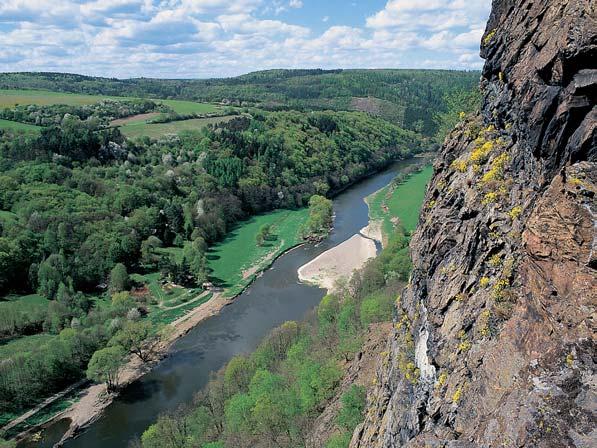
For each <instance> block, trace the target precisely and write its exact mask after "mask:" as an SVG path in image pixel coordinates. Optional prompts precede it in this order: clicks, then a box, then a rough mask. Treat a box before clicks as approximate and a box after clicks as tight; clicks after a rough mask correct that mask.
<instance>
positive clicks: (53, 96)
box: [0, 89, 219, 115]
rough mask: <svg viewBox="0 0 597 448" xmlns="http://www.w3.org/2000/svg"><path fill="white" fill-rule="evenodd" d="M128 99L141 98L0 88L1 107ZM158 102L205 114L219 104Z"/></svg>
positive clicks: (174, 108)
mask: <svg viewBox="0 0 597 448" xmlns="http://www.w3.org/2000/svg"><path fill="white" fill-rule="evenodd" d="M106 99H109V100H114V101H119V100H120V101H126V100H135V99H139V98H132V97H121V96H101V95H83V94H76V93H65V92H51V91H48V90H7V89H0V108H5V107H14V106H15V105H17V104H21V105H23V104H38V105H51V104H66V105H69V106H82V105H86V104H94V103H97V102H98V101H101V100H106ZM149 99H151V100H152V101H155V102H156V103H162V104H165V105H166V106H169V107H171V108H172V109H173V110H174V111H175V112H176V113H178V114H183V115H184V114H193V113H197V114H204V113H210V112H216V111H218V110H219V107H218V106H215V105H213V104H206V103H195V102H193V101H178V100H163V99H152V98H149Z"/></svg>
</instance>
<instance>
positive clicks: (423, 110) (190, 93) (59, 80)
mask: <svg viewBox="0 0 597 448" xmlns="http://www.w3.org/2000/svg"><path fill="white" fill-rule="evenodd" d="M478 81H479V73H478V72H463V71H444V70H328V71H324V70H269V71H263V72H255V73H250V74H247V75H243V76H239V77H236V78H227V79H207V80H184V79H180V80H178V79H170V80H167V79H148V78H137V79H126V80H119V79H112V78H94V77H88V76H82V75H73V74H61V73H3V74H0V89H23V88H27V89H44V90H52V91H62V92H71V93H79V94H91V95H98V94H100V95H113V96H129V97H145V98H147V97H151V98H171V99H184V100H193V101H209V102H222V103H225V104H233V105H251V106H258V107H261V108H265V109H268V110H278V109H289V108H290V109H300V110H312V109H315V110H324V109H332V110H359V111H366V112H370V113H373V114H375V115H379V116H381V117H383V118H385V119H388V120H390V121H392V122H394V123H396V124H398V125H400V126H402V127H405V128H407V129H411V130H415V131H418V132H423V133H424V134H425V135H428V136H432V135H435V133H436V132H437V130H438V124H437V122H436V121H435V120H434V118H435V117H434V113H440V112H446V111H447V110H449V104H450V103H449V101H448V99H449V97H450V96H452V95H458V94H461V93H462V92H467V93H468V92H471V91H473V90H475V89H476V87H477V84H478ZM429 111H434V113H431V114H430V113H429Z"/></svg>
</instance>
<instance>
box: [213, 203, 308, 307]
mask: <svg viewBox="0 0 597 448" xmlns="http://www.w3.org/2000/svg"><path fill="white" fill-rule="evenodd" d="M308 215H309V211H308V210H307V209H301V210H279V211H275V212H272V213H268V214H266V215H260V216H255V217H253V218H251V219H249V220H248V221H245V222H243V223H242V224H241V225H240V226H238V227H237V228H236V229H234V230H233V231H232V232H230V234H229V235H228V237H227V238H226V239H225V240H224V241H223V242H222V243H220V244H218V245H216V246H214V247H212V248H210V250H209V251H208V253H207V259H208V264H209V268H210V269H211V274H210V277H211V278H212V280H213V281H214V283H216V284H218V285H220V286H223V287H225V288H226V289H227V291H226V296H228V297H231V296H234V295H236V294H238V293H239V292H240V291H242V289H243V288H245V287H246V286H247V285H248V284H249V283H250V282H251V281H252V280H253V278H254V276H255V275H256V273H255V272H252V273H247V272H245V275H243V272H244V271H248V270H250V269H252V268H257V269H256V270H257V271H261V270H263V269H265V268H267V267H268V266H269V265H270V264H271V262H272V261H273V259H274V258H275V257H276V256H278V255H280V254H281V253H282V252H284V251H286V250H288V249H290V248H291V247H293V246H296V245H297V244H299V243H300V242H301V237H300V235H299V229H300V227H301V225H302V224H303V223H305V222H306V221H307V218H308ZM264 224H270V225H271V226H272V235H273V237H272V239H271V241H268V242H267V243H266V244H265V245H264V246H262V247H259V246H257V244H256V243H255V235H256V234H257V232H258V231H259V228H260V227H261V226H262V225H264Z"/></svg>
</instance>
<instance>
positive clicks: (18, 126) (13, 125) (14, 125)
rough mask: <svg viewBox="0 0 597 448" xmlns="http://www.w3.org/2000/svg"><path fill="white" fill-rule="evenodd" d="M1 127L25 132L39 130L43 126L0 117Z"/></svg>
mask: <svg viewBox="0 0 597 448" xmlns="http://www.w3.org/2000/svg"><path fill="white" fill-rule="evenodd" d="M0 129H13V130H15V131H23V132H39V131H40V130H41V128H40V127H39V126H34V125H32V124H26V123H19V122H17V121H9V120H2V119H0Z"/></svg>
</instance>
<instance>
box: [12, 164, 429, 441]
mask: <svg viewBox="0 0 597 448" xmlns="http://www.w3.org/2000/svg"><path fill="white" fill-rule="evenodd" d="M419 162H420V160H417V159H409V160H405V161H401V162H397V163H395V164H393V165H392V166H391V167H390V168H388V169H387V170H385V171H383V172H381V173H379V174H376V175H373V176H371V177H369V178H367V179H365V180H363V181H361V182H359V183H358V184H355V185H353V186H352V187H350V188H349V189H347V190H345V191H344V192H342V193H341V194H339V195H338V196H337V197H336V198H335V199H334V212H335V221H334V230H333V231H332V233H331V234H330V236H329V237H328V238H327V239H326V240H324V241H323V242H322V243H321V244H318V245H317V246H313V245H305V246H302V247H299V248H297V249H295V250H292V251H290V252H288V253H287V254H285V255H283V256H282V257H280V258H279V259H278V260H276V262H275V263H274V264H273V266H272V267H271V269H269V270H267V271H266V272H264V273H263V275H262V276H261V277H259V278H258V279H257V280H256V281H255V282H254V283H253V284H252V285H251V286H250V287H249V288H248V289H247V290H245V292H244V293H242V294H241V295H240V296H239V297H238V298H237V299H236V300H235V301H234V302H233V303H232V304H231V305H229V306H227V307H225V308H224V309H223V310H222V312H221V313H220V314H219V315H217V316H214V317H212V318H210V319H208V320H207V321H205V322H203V323H201V324H199V325H198V326H197V327H195V328H194V329H193V330H191V331H190V332H189V333H188V334H187V335H185V336H184V337H182V338H181V339H179V340H178V341H177V342H176V343H175V344H174V345H173V346H172V348H171V350H170V353H169V356H168V357H167V358H166V359H165V360H164V361H163V362H162V363H160V364H159V365H158V366H157V367H156V368H155V369H154V370H153V371H152V372H150V373H149V374H147V375H145V376H144V377H143V378H141V379H140V380H138V381H136V382H134V383H132V384H131V385H129V386H128V387H127V388H126V389H125V390H124V391H123V392H122V394H121V395H120V396H119V397H118V399H116V400H115V401H114V402H113V403H112V404H111V405H110V406H108V408H107V409H106V410H105V412H104V414H103V416H102V417H101V418H100V419H99V420H98V421H97V422H95V423H94V424H92V425H91V426H90V427H89V428H88V429H87V430H86V431H85V432H84V433H83V434H81V435H80V436H79V437H77V438H75V439H71V440H69V441H67V442H66V443H65V445H64V446H65V447H68V448H100V447H101V448H105V447H110V448H117V447H122V448H126V447H127V446H128V444H129V442H130V441H131V440H133V439H134V438H135V437H138V436H140V435H141V434H142V433H143V431H144V430H145V429H146V428H147V427H148V426H149V425H150V424H152V423H153V422H155V420H156V418H157V417H158V415H159V414H161V413H163V412H167V411H170V410H174V409H176V408H177V407H178V406H180V405H181V404H184V403H188V402H189V401H190V400H192V397H193V395H194V394H195V393H196V392H197V391H199V390H200V389H202V388H203V387H204V386H205V384H206V383H207V381H208V380H209V375H210V373H211V372H213V371H217V370H219V369H220V368H221V367H223V366H224V365H225V364H226V363H227V362H228V361H229V360H230V359H231V358H232V357H233V356H235V355H237V354H241V353H250V352H252V351H253V350H254V349H255V348H256V347H257V345H258V344H259V342H260V341H261V340H262V339H263V337H264V336H266V335H267V334H268V333H269V332H270V331H271V330H272V329H273V328H275V327H277V326H279V325H280V324H282V323H284V322H285V321H288V320H300V319H302V318H303V317H304V316H305V315H306V314H307V313H308V312H309V311H310V310H312V309H313V308H314V307H315V306H316V305H317V304H318V303H319V301H320V300H321V298H322V297H323V296H324V294H325V291H323V290H321V289H318V288H316V287H312V286H308V285H304V284H300V283H298V278H297V270H298V268H299V267H301V266H302V265H304V264H305V263H307V262H309V261H310V260H312V259H313V258H315V257H316V256H318V255H320V254H321V253H323V252H324V251H326V250H328V249H330V248H332V247H334V246H336V245H337V244H339V243H342V242H343V241H345V240H347V239H348V238H350V237H351V236H353V235H354V234H355V233H359V231H360V230H361V229H362V228H363V227H365V226H366V225H367V224H368V221H369V216H368V208H367V205H366V204H365V202H364V198H365V197H366V196H368V195H370V194H371V193H373V192H375V191H377V190H379V189H380V188H382V187H384V186H386V185H387V184H388V183H389V182H390V181H391V180H392V179H393V178H394V177H395V176H396V174H398V173H399V172H400V171H401V170H402V169H404V168H405V167H407V166H410V165H413V164H415V163H419ZM67 427H68V425H67V424H66V422H64V421H62V422H57V423H55V424H54V425H52V426H50V427H49V428H48V429H47V430H46V431H45V434H44V440H43V441H42V442H38V443H35V444H28V443H23V444H20V445H19V447H29V446H36V447H51V446H52V445H53V444H54V443H56V442H57V441H58V440H60V438H61V437H62V434H64V432H65V431H66V429H67Z"/></svg>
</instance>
